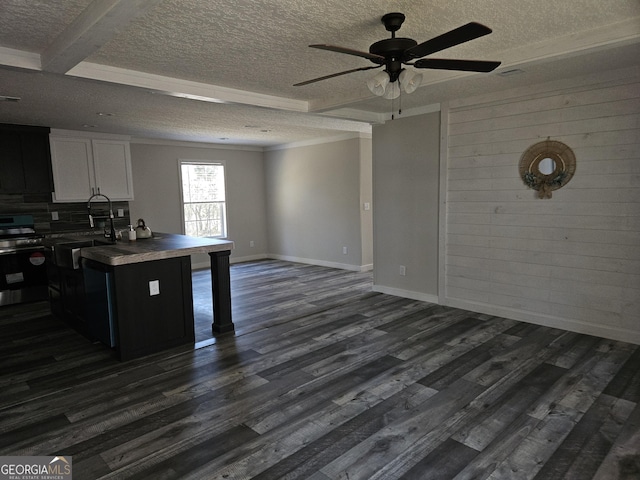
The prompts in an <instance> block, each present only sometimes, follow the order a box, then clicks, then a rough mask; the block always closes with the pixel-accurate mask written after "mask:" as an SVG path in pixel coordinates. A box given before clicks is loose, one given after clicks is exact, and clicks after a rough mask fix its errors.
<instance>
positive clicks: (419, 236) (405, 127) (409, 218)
mask: <svg viewBox="0 0 640 480" xmlns="http://www.w3.org/2000/svg"><path fill="white" fill-rule="evenodd" d="M439 136H440V112H438V111H435V112H432V113H427V114H423V115H419V116H413V117H400V118H397V119H395V120H391V121H387V122H386V123H385V124H384V125H380V126H375V127H374V128H373V199H374V203H373V206H374V218H373V225H374V242H373V245H374V265H375V268H374V290H376V291H379V292H384V293H390V294H394V295H399V296H403V297H407V298H413V299H417V300H425V301H430V302H437V301H438V192H439V187H438V182H439V163H440V140H439ZM401 265H403V266H404V267H405V273H406V275H404V276H403V275H400V270H399V269H400V266H401Z"/></svg>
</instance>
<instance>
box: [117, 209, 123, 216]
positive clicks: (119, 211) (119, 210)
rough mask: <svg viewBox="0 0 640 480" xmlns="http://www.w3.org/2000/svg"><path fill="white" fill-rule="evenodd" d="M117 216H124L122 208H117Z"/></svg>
mask: <svg viewBox="0 0 640 480" xmlns="http://www.w3.org/2000/svg"><path fill="white" fill-rule="evenodd" d="M118 216H119V217H124V208H119V209H118Z"/></svg>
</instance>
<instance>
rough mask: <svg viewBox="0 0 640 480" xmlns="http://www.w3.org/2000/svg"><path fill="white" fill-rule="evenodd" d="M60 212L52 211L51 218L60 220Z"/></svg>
mask: <svg viewBox="0 0 640 480" xmlns="http://www.w3.org/2000/svg"><path fill="white" fill-rule="evenodd" d="M58 219H59V217H58V212H51V220H58Z"/></svg>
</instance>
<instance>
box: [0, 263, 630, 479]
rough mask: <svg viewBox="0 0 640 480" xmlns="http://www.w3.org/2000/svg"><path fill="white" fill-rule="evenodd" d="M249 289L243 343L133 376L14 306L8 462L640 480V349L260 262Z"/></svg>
mask: <svg viewBox="0 0 640 480" xmlns="http://www.w3.org/2000/svg"><path fill="white" fill-rule="evenodd" d="M202 275H203V274H201V273H196V274H195V275H194V292H196V293H195V295H196V297H199V298H197V299H196V316H198V317H199V318H203V317H206V312H205V311H204V310H205V309H206V308H207V307H206V306H205V305H206V304H207V302H210V300H209V298H206V299H204V298H200V297H202V296H203V295H208V294H209V293H208V291H207V287H208V285H207V280H206V279H205V278H202ZM232 289H233V305H234V312H233V314H234V320H235V322H236V328H237V332H236V335H235V336H228V337H226V338H221V339H218V340H215V341H214V342H213V344H212V345H210V346H207V347H204V348H200V349H195V350H194V349H192V348H179V349H175V350H172V351H169V352H166V353H163V354H159V355H153V356H150V357H146V358H144V359H139V360H134V361H131V362H125V363H120V362H118V361H116V360H114V359H113V357H112V355H111V354H110V352H109V351H108V350H107V349H105V348H103V347H101V346H100V345H94V344H91V343H89V342H87V341H86V340H85V339H84V338H83V337H81V336H79V335H77V334H76V333H75V332H73V331H72V330H69V329H68V328H66V327H65V326H64V325H63V324H61V323H59V322H57V321H56V320H54V319H53V318H52V317H51V316H50V315H48V314H47V308H46V307H47V306H46V304H45V303H35V304H30V305H27V306H17V307H14V306H11V307H3V308H2V309H0V368H1V370H0V455H53V454H59V455H60V454H62V455H68V456H72V458H73V467H74V479H76V480H83V479H98V478H134V479H141V478H152V479H191V478H193V479H196V478H198V479H248V478H254V479H294V478H295V479H311V480H327V479H338V478H339V479H349V480H353V479H366V480H370V479H396V478H399V479H428V480H433V479H449V478H455V479H485V478H489V479H509V480H512V479H536V480H549V479H576V480H585V479H591V478H596V479H602V480H605V479H606V480H610V479H631V478H634V479H637V478H640V406H639V402H640V348H639V347H638V346H635V345H630V344H625V343H622V342H615V341H610V340H604V339H601V338H596V337H591V336H587V335H579V334H575V333H569V332H565V331H562V330H557V329H552V328H546V327H539V326H534V325H528V324H525V323H519V322H516V321H512V320H507V319H503V318H497V317H491V316H487V315H480V314H475V313H472V312H468V311H463V310H457V309H452V308H447V307H441V306H437V305H433V304H429V303H425V302H419V301H413V300H408V299H402V298H398V297H393V296H389V295H383V294H378V293H373V292H371V276H370V274H367V273H353V272H345V271H340V270H334V269H329V268H323V267H316V266H308V265H297V264H291V263H286V262H279V261H263V262H255V263H248V264H240V265H234V266H232ZM200 292H204V293H200ZM205 323H206V322H205Z"/></svg>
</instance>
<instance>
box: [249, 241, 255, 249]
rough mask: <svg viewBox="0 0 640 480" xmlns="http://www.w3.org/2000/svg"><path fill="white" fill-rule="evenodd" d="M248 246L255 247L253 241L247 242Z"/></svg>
mask: <svg viewBox="0 0 640 480" xmlns="http://www.w3.org/2000/svg"><path fill="white" fill-rule="evenodd" d="M249 246H250V247H251V248H253V247H255V246H256V242H254V241H253V240H251V241H249Z"/></svg>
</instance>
